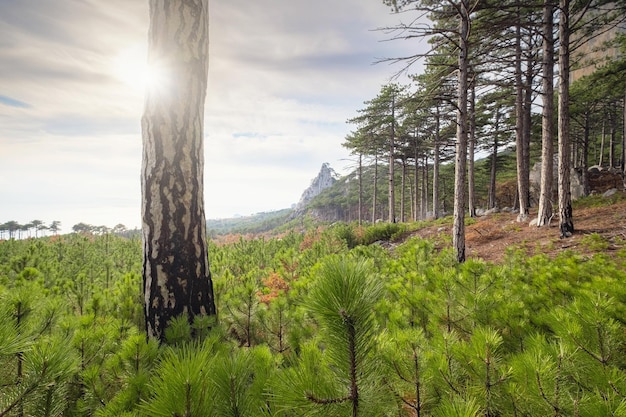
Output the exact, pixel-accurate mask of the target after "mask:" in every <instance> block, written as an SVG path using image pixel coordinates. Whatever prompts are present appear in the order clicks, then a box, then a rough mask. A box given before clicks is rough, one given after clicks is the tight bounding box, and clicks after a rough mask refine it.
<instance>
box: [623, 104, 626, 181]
mask: <svg viewBox="0 0 626 417" xmlns="http://www.w3.org/2000/svg"><path fill="white" fill-rule="evenodd" d="M622 117H623V119H624V120H623V123H622V127H623V131H622V178H623V179H624V180H623V181H622V187H623V189H624V191H626V92H625V93H624V108H623V114H622Z"/></svg>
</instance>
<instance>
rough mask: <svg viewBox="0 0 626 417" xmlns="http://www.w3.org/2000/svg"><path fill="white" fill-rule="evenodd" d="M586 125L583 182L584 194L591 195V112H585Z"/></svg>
mask: <svg viewBox="0 0 626 417" xmlns="http://www.w3.org/2000/svg"><path fill="white" fill-rule="evenodd" d="M584 117H585V126H584V129H583V149H582V155H581V161H580V162H581V164H580V167H581V169H582V171H581V172H582V175H581V182H582V184H583V196H584V197H586V196H588V195H589V162H588V161H589V135H590V134H591V133H590V132H591V127H590V125H589V117H590V114H589V112H586V113H585V116H584Z"/></svg>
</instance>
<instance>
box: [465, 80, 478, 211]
mask: <svg viewBox="0 0 626 417" xmlns="http://www.w3.org/2000/svg"><path fill="white" fill-rule="evenodd" d="M472 76H473V77H475V74H472ZM471 84H472V85H471V88H470V100H469V106H470V110H469V150H468V155H467V190H468V192H467V195H468V198H467V201H468V215H469V216H470V217H476V207H475V206H474V204H475V203H476V196H475V195H474V193H475V191H476V190H475V188H476V185H475V180H474V150H475V148H476V108H475V107H476V85H475V84H476V83H475V80H472V83H471Z"/></svg>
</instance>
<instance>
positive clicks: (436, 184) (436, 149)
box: [433, 105, 441, 220]
mask: <svg viewBox="0 0 626 417" xmlns="http://www.w3.org/2000/svg"><path fill="white" fill-rule="evenodd" d="M440 117H441V116H440V114H439V105H437V109H436V114H435V140H434V141H435V144H434V145H435V146H434V150H433V218H434V219H435V220H436V219H438V218H439V142H440V137H439V129H440Z"/></svg>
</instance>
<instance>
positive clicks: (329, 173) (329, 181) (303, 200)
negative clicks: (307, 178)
mask: <svg viewBox="0 0 626 417" xmlns="http://www.w3.org/2000/svg"><path fill="white" fill-rule="evenodd" d="M337 177H338V175H337V173H336V172H335V170H334V169H332V168H331V167H330V164H329V163H328V162H324V163H323V164H322V168H321V169H320V172H319V174H317V177H315V178H314V179H313V180H312V181H311V185H309V188H307V189H306V190H304V192H303V193H302V197H300V201H299V202H298V204H296V208H295V210H296V212H299V211H302V210H303V209H304V208H305V207H306V205H307V204H309V202H310V201H311V200H312V199H313V198H315V197H316V196H317V195H318V194H319V193H321V192H322V191H324V190H325V189H327V188H329V187H331V186H332V185H333V184H334V183H335V182H336V181H337Z"/></svg>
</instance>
